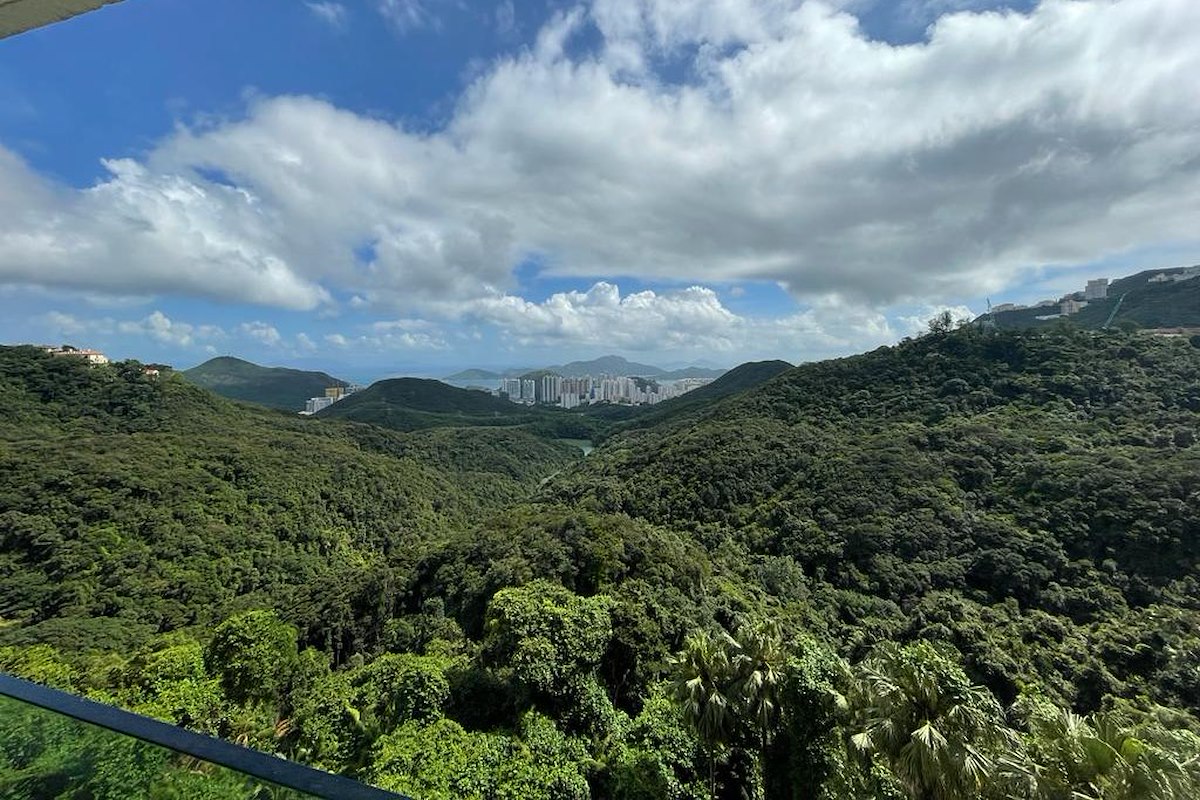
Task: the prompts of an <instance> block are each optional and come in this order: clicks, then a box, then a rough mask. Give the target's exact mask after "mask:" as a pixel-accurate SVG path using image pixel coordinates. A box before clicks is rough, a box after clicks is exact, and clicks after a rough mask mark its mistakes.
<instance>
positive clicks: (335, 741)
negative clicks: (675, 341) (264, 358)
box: [0, 329, 1200, 800]
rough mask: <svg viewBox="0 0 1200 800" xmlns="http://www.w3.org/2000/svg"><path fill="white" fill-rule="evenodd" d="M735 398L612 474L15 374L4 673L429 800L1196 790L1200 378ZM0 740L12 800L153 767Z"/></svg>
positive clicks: (843, 376)
mask: <svg viewBox="0 0 1200 800" xmlns="http://www.w3.org/2000/svg"><path fill="white" fill-rule="evenodd" d="M771 374H774V377H769V376H770V375H771ZM729 384H744V385H745V387H746V388H743V389H742V390H741V391H737V392H733V393H730V394H726V395H725V396H723V397H718V398H710V400H711V402H708V403H704V404H700V405H696V406H692V407H688V408H685V409H678V411H677V413H673V414H670V415H668V416H666V417H665V418H663V419H661V420H659V421H658V422H657V423H656V424H654V425H651V426H648V427H645V428H639V429H634V430H627V431H623V432H620V433H617V434H615V435H613V436H611V437H610V438H608V439H607V440H606V441H605V442H604V443H603V444H602V445H601V446H600V447H598V448H597V449H595V450H594V451H593V452H592V453H591V454H590V455H589V456H587V457H586V458H580V457H579V455H578V453H577V452H575V451H574V450H573V449H572V448H568V447H560V446H558V445H555V444H553V443H551V442H548V441H545V440H544V439H539V438H537V437H536V436H534V435H532V434H531V431H533V430H534V428H535V423H534V422H533V421H532V420H531V421H527V422H524V423H520V424H516V425H473V426H472V425H451V426H448V427H440V428H437V429H434V430H424V431H419V432H415V433H399V432H396V431H393V430H387V429H385V428H383V427H379V426H376V425H367V424H351V423H346V422H344V421H340V420H337V419H331V418H318V419H301V418H294V417H289V416H286V415H281V414H277V413H271V412H268V411H266V410H261V411H260V410H256V409H253V408H250V407H246V406H239V405H237V404H234V403H229V402H226V401H223V400H221V399H219V398H216V397H214V396H212V395H211V394H208V393H206V392H204V391H202V390H200V389H198V388H196V387H194V386H191V385H189V384H187V383H186V382H184V381H183V380H181V379H177V378H170V377H168V378H165V379H160V380H157V381H156V380H153V379H151V378H148V377H146V376H144V375H143V374H142V370H141V369H140V367H139V365H137V364H135V363H130V364H118V365H114V366H112V367H109V368H105V367H100V368H94V369H91V368H88V367H86V366H84V365H83V364H81V363H73V362H72V361H71V360H70V359H52V358H49V357H47V356H45V355H43V354H41V353H40V352H38V351H36V350H34V349H32V348H7V349H3V350H0V391H3V392H4V394H5V396H6V398H9V402H10V406H9V408H10V413H9V414H8V415H6V416H5V417H3V418H0V670H4V671H8V672H13V673H17V674H21V675H25V676H28V677H32V678H34V679H37V680H41V681H44V682H47V683H51V684H53V685H58V686H62V687H64V688H68V689H71V690H73V691H76V692H81V693H85V694H89V695H91V696H93V697H97V698H100V699H104V700H106V701H108V702H113V703H117V704H120V705H123V706H126V707H128V708H132V709H134V710H137V711H140V712H141V713H145V714H150V715H153V716H156V717H159V718H162V719H166V720H169V721H171V722H174V723H177V724H182V725H186V726H189V727H192V728H195V729H198V730H203V731H207V732H212V733H215V734H217V735H220V736H224V737H227V738H230V739H234V740H237V741H243V742H246V743H249V744H250V745H251V746H254V747H257V748H260V749H264V750H267V751H269V752H275V753H279V754H282V755H285V756H287V757H289V758H293V759H297V760H302V761H306V762H308V763H312V764H315V765H318V766H321V767H323V768H326V769H331V770H335V771H339V772H343V773H346V774H349V775H352V776H355V777H357V778H359V779H362V780H367V781H369V782H372V783H375V784H377V785H380V786H384V787H387V788H391V789H394V790H397V791H400V792H403V793H405V794H409V795H411V796H414V797H419V798H428V799H429V800H437V799H440V798H446V800H449V798H459V797H464V798H474V799H475V800H482V799H483V798H491V797H495V798H504V797H511V798H517V797H520V798H544V799H545V800H551V799H552V798H553V799H554V800H557V799H558V798H572V799H573V800H586V799H587V798H597V799H600V798H613V799H614V800H618V799H619V800H650V798H671V799H672V800H700V799H701V798H713V797H717V798H729V799H730V800H733V799H734V798H761V799H762V800H797V799H798V798H817V799H818V800H860V799H862V800H901V799H902V798H908V799H909V800H930V798H936V799H937V800H976V798H982V799H983V800H1047V799H1051V800H1068V799H1069V798H1084V797H1088V798H1103V799H1104V800H1116V798H1121V799H1122V800H1137V799H1140V798H1163V799H1164V800H1191V798H1194V797H1196V796H1200V794H1198V793H1200V762H1197V760H1196V759H1195V754H1196V753H1198V752H1200V673H1197V671H1196V664H1197V663H1200V603H1198V602H1197V599H1196V598H1197V596H1198V593H1200V443H1198V438H1200V436H1198V434H1197V431H1198V430H1200V348H1197V347H1194V346H1192V345H1191V344H1190V343H1189V342H1188V341H1187V340H1183V339H1162V338H1157V337H1148V336H1144V335H1138V334H1132V333H1126V332H1123V331H1119V330H1113V331H1107V332H1103V333H1093V332H1086V331H1081V330H1077V329H1064V330H1058V329H1051V330H1048V331H1044V332H1042V331H1035V332H1027V331H1010V332H999V333H995V334H988V333H985V332H984V331H981V330H978V329H964V330H960V331H955V332H950V333H941V334H931V335H928V336H925V337H921V338H919V339H916V340H913V341H908V342H905V343H903V344H901V345H899V346H896V347H885V348H879V349H878V350H875V351H872V352H871V353H867V354H864V355H861V356H856V357H853V358H845V359H838V360H833V361H827V362H821V363H816V364H806V365H802V366H799V367H795V368H790V369H785V365H783V364H779V363H771V362H766V363H764V364H758V365H744V368H743V369H740V370H735V371H734V372H732V373H731V377H730V378H729ZM751 384H756V385H751ZM727 386H728V384H727ZM447 388H449V387H447ZM378 396H380V397H382V399H384V400H386V401H387V403H386V405H387V406H388V407H402V408H408V409H409V413H412V414H426V415H435V416H439V417H441V418H442V419H443V421H445V420H449V419H452V418H458V419H460V420H468V421H469V420H478V419H484V418H487V417H488V415H489V414H494V413H495V409H492V408H491V407H490V406H488V405H486V404H484V401H486V399H487V397H486V395H483V396H481V397H482V398H483V400H479V399H478V398H474V397H472V398H464V397H462V396H461V395H458V394H454V393H453V392H451V393H447V392H446V391H445V390H444V389H442V388H440V387H438V386H426V385H422V384H419V383H418V384H414V383H411V382H409V383H404V384H401V385H399V386H396V387H387V388H386V391H380V392H379V393H378ZM353 399H354V398H348V399H347V400H345V401H343V404H345V403H350V402H351V401H352V400H353ZM404 404H408V405H404ZM439 404H441V405H439ZM477 404H478V405H477ZM339 405H341V404H339ZM336 407H337V406H335V408H336ZM351 407H352V406H351ZM514 408H516V407H515V406H514ZM430 409H433V410H430ZM438 409H441V410H438ZM518 411H519V409H518ZM526 413H528V412H526ZM549 413H550V412H549V411H547V414H549ZM563 415H564V416H567V417H568V418H570V417H572V416H574V417H575V418H580V415H568V414H566V412H563ZM0 740H2V741H21V742H22V743H23V744H22V747H21V749H20V751H19V752H16V751H10V750H9V749H0V793H3V792H4V791H7V790H8V788H9V787H10V786H16V787H18V789H19V791H17V794H16V796H27V795H30V794H31V791H33V790H31V789H30V788H29V787H35V788H36V790H37V792H41V794H42V795H46V796H55V795H54V794H50V792H51V791H54V792H57V791H58V789H57V788H56V787H60V786H61V785H62V776H63V775H65V774H67V773H68V772H69V771H70V770H75V773H82V774H86V775H94V776H95V778H94V779H92V780H94V781H96V782H99V783H96V784H95V785H92V786H91V787H90V789H89V791H90V794H87V795H84V794H77V795H75V797H79V798H81V799H82V798H83V797H85V796H87V797H116V796H129V795H130V794H131V793H132V794H134V795H137V794H138V793H139V792H140V793H141V794H142V795H147V794H148V792H147V791H141V790H140V789H139V788H138V787H141V786H143V783H144V782H146V781H150V780H152V777H147V776H149V775H152V774H154V775H157V774H158V773H157V772H155V770H157V769H158V768H157V767H155V768H151V767H148V766H146V765H144V764H140V763H139V762H136V761H135V760H133V759H129V760H127V761H126V762H121V765H120V766H119V767H117V766H113V765H112V762H111V758H112V756H111V755H109V754H106V753H105V752H104V751H102V749H100V748H91V749H89V748H82V749H80V748H78V747H72V746H71V745H69V744H64V741H63V740H62V739H61V738H56V736H55V734H54V732H53V731H50V730H40V729H33V728H31V726H30V725H28V724H27V722H26V721H25V720H24V719H23V718H19V717H15V716H5V715H3V714H0ZM14 753H15V755H14ZM34 756H36V758H35V757H34ZM6 759H7V760H6ZM16 759H19V761H17V760H16ZM106 759H109V760H106ZM93 763H99V764H100V765H101V766H103V767H104V768H103V769H96V768H93V767H92V766H91V765H92V764H93ZM81 764H82V765H83V766H80V765H81ZM914 764H915V765H916V766H914ZM85 767H86V769H85ZM180 772H181V774H184V773H186V774H192V773H189V772H187V771H186V770H183V769H180ZM75 773H72V774H75ZM116 776H119V778H118V777H116ZM180 779H181V780H182V779H183V778H182V777H181V778H180ZM192 779H195V780H198V778H196V777H195V775H193V776H192ZM5 781H8V783H5ZM18 781H19V782H20V783H17V782H18ZM104 781H119V783H111V784H110V783H104ZM139 781H142V782H143V783H139ZM131 787H132V788H131ZM32 796H40V795H38V794H37V793H36V792H35V793H34V794H33V795H32ZM150 796H153V795H152V793H151V794H150ZM204 796H206V797H214V798H217V797H220V798H226V797H228V798H235V797H236V798H239V800H242V799H243V798H245V800H249V796H248V794H246V793H245V792H242V793H238V792H237V791H236V790H234V789H230V790H229V791H225V792H222V793H216V792H215V790H211V789H210V791H209V792H208V793H207V794H205V795H204Z"/></svg>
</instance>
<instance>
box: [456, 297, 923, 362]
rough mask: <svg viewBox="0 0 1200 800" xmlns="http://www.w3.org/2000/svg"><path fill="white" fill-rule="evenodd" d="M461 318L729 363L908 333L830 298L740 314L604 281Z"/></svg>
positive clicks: (564, 340) (525, 336)
mask: <svg viewBox="0 0 1200 800" xmlns="http://www.w3.org/2000/svg"><path fill="white" fill-rule="evenodd" d="M457 313H458V314H460V315H461V316H462V317H464V318H468V319H470V320H473V321H476V322H480V323H485V324H489V325H493V326H496V327H497V328H499V329H500V331H501V332H502V333H503V335H504V336H505V337H506V338H507V339H509V340H512V341H515V342H517V343H519V344H521V345H526V346H527V345H535V346H547V345H550V346H554V345H561V346H570V347H585V348H593V349H595V348H608V349H619V350H624V351H643V352H646V351H672V352H690V353H693V354H704V353H712V352H720V353H723V354H727V356H728V357H729V358H757V357H768V356H771V355H772V354H778V353H780V352H784V353H787V354H789V355H790V357H792V358H800V357H801V356H802V354H803V355H805V357H808V356H812V355H817V354H834V353H842V352H846V351H847V350H861V349H864V348H869V347H874V346H877V345H880V344H884V343H886V342H890V341H894V340H895V339H897V338H898V337H899V336H901V335H903V334H904V333H905V332H907V329H906V328H901V329H896V328H893V326H892V325H891V324H890V323H889V322H888V319H887V318H886V317H885V316H884V315H883V314H881V313H879V312H875V311H871V310H870V309H865V308H863V307H861V306H858V305H853V304H845V303H843V302H841V301H839V300H836V299H831V300H827V301H824V302H821V303H818V304H816V305H814V306H813V307H812V308H810V309H808V310H806V311H803V312H800V313H796V314H793V315H791V316H787V317H783V318H775V319H772V318H757V317H749V316H741V315H738V314H735V313H733V312H732V311H730V310H729V309H727V308H725V307H724V305H722V303H721V301H720V298H719V297H718V296H717V294H716V292H714V291H713V290H712V289H709V288H706V287H703V286H692V287H689V288H686V289H682V290H679V291H674V292H653V291H641V292H634V293H631V294H626V295H624V296H622V295H621V292H620V288H619V287H617V286H616V285H614V284H611V283H607V282H599V283H596V284H595V285H593V286H592V287H591V288H590V289H589V290H588V291H586V292H561V293H558V294H554V295H552V296H550V297H549V298H547V299H546V300H544V301H542V302H540V303H533V302H529V301H527V300H524V299H522V298H520V297H514V296H512V295H496V296H494V297H488V298H482V299H478V300H474V301H471V302H469V303H466V304H463V305H462V306H460V307H459V308H458V309H457Z"/></svg>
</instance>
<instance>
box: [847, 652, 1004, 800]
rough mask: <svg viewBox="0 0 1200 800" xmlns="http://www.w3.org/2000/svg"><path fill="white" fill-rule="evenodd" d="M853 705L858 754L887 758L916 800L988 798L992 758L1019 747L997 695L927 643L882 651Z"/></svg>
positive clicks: (862, 673) (860, 673) (864, 674)
mask: <svg viewBox="0 0 1200 800" xmlns="http://www.w3.org/2000/svg"><path fill="white" fill-rule="evenodd" d="M850 707H851V715H852V716H851V720H852V726H853V727H852V730H854V731H856V732H855V733H854V734H853V735H852V736H851V738H850V743H851V745H852V747H853V749H854V750H856V751H857V752H859V753H860V754H862V755H865V756H868V757H872V758H875V757H877V758H880V759H881V760H882V761H883V762H884V763H885V764H886V765H887V766H888V767H889V768H890V769H891V771H892V773H893V774H894V775H895V776H896V778H897V779H898V780H899V781H900V783H901V784H902V785H903V786H904V788H905V790H906V791H907V793H908V795H909V796H910V797H912V798H913V800H960V798H963V799H965V798H976V797H980V796H982V795H983V794H984V793H985V792H986V791H987V789H988V786H989V784H990V783H991V782H992V778H993V772H994V769H995V762H994V760H993V757H992V755H991V753H992V752H993V751H994V750H1000V749H1010V748H1012V747H1016V746H1017V742H1016V739H1015V736H1014V735H1013V734H1012V733H1011V731H1010V730H1009V728H1008V726H1007V725H1006V724H1005V719H1004V711H1003V709H1002V708H1001V706H1000V704H999V703H998V702H997V701H996V699H995V698H994V697H992V695H991V693H990V692H988V691H987V690H986V689H984V688H983V687H980V686H973V685H971V683H970V682H969V681H968V680H967V677H966V675H965V674H964V673H963V671H962V669H961V668H960V667H959V666H958V663H957V661H956V660H955V659H953V658H951V657H950V656H948V655H947V654H946V653H944V652H942V651H940V650H939V649H937V648H935V647H933V646H932V645H930V644H928V643H925V642H918V643H916V644H912V645H908V646H906V647H899V646H897V645H895V644H893V643H887V644H885V645H881V646H880V647H878V648H876V650H875V651H874V653H872V655H871V657H870V658H868V659H867V660H866V661H864V662H863V663H862V664H861V665H859V667H858V670H857V675H856V679H855V681H854V685H853V687H852V689H851V693H850Z"/></svg>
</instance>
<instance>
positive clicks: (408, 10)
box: [376, 0, 440, 35]
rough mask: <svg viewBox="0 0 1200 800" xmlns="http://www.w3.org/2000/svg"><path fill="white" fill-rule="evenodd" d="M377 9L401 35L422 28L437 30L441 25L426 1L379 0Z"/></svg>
mask: <svg viewBox="0 0 1200 800" xmlns="http://www.w3.org/2000/svg"><path fill="white" fill-rule="evenodd" d="M376 8H378V9H379V13H380V14H381V15H383V18H384V19H385V20H387V22H388V24H389V25H391V26H392V27H393V28H395V30H396V32H397V33H399V34H401V35H404V34H407V33H410V32H412V31H415V30H419V29H421V28H437V27H438V26H439V25H440V22H439V20H438V18H437V16H436V15H435V14H433V12H431V11H430V10H429V7H428V5H427V4H426V2H424V0H379V2H378V3H377V4H376Z"/></svg>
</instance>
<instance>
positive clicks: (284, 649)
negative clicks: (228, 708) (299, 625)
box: [204, 611, 297, 703]
mask: <svg viewBox="0 0 1200 800" xmlns="http://www.w3.org/2000/svg"><path fill="white" fill-rule="evenodd" d="M296 663H297V654H296V629H295V628H294V627H292V626H291V625H288V624H287V623H286V622H284V621H283V620H281V619H279V617H277V616H276V615H275V612H273V611H247V612H246V613H244V614H238V615H236V616H233V617H230V618H229V619H227V620H225V621H224V622H222V623H221V624H220V625H218V626H217V630H216V633H215V634H214V635H213V638H212V641H211V642H209V644H208V647H207V648H206V649H205V651H204V664H205V666H206V667H207V669H208V671H209V672H210V673H212V674H213V675H215V676H217V677H218V678H220V680H221V686H222V688H223V689H224V690H225V694H226V695H227V696H228V697H229V699H231V700H232V701H233V702H235V703H249V702H253V701H265V702H278V701H279V700H280V699H281V698H282V695H283V692H284V689H285V688H286V687H287V685H288V683H289V681H290V680H291V677H292V672H293V671H294V669H295V666H296Z"/></svg>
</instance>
